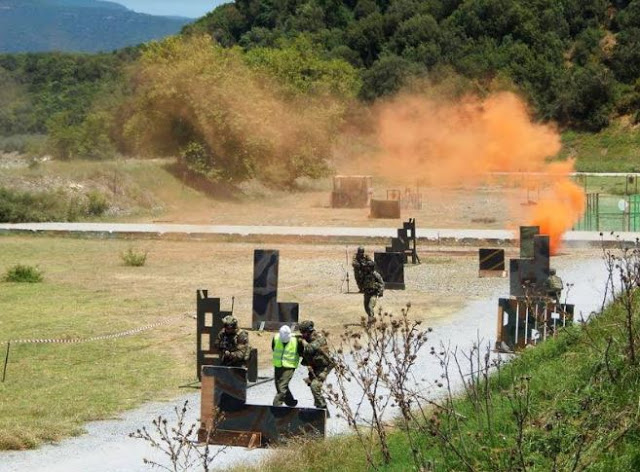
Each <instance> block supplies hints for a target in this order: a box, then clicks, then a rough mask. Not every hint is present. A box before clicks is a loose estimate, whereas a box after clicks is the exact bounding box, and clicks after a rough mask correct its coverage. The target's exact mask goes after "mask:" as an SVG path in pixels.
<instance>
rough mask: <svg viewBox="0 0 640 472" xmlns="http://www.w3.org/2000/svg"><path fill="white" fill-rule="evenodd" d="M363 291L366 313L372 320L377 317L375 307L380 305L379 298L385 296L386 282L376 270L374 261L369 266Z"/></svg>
mask: <svg viewBox="0 0 640 472" xmlns="http://www.w3.org/2000/svg"><path fill="white" fill-rule="evenodd" d="M363 289H364V311H365V312H366V313H367V316H368V317H369V319H370V320H371V319H373V318H374V317H375V316H376V313H375V307H376V304H377V303H378V297H382V296H383V294H384V281H383V280H382V276H381V275H380V274H379V273H378V272H377V271H376V270H375V268H374V263H373V261H371V262H370V263H369V264H367V270H366V272H365V277H364V282H363Z"/></svg>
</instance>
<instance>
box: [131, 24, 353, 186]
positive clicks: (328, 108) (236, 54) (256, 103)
mask: <svg viewBox="0 0 640 472" xmlns="http://www.w3.org/2000/svg"><path fill="white" fill-rule="evenodd" d="M130 75H131V79H132V82H133V84H134V85H133V98H132V99H131V100H130V101H129V102H128V103H127V104H126V106H125V107H123V109H122V110H121V113H122V117H121V118H122V119H121V122H122V123H123V125H122V129H121V133H122V136H123V138H124V139H125V141H126V143H127V147H128V148H129V150H130V151H133V152H135V153H138V154H141V155H158V154H160V155H179V154H180V151H181V150H183V149H185V148H187V146H189V145H190V144H191V143H197V144H198V145H199V146H201V147H202V149H203V151H204V154H203V155H204V156H205V167H206V174H207V175H206V176H207V177H208V178H210V179H211V180H226V181H242V180H245V179H247V178H251V177H257V178H260V179H262V180H264V181H267V182H271V183H280V184H286V183H290V182H291V181H292V180H293V179H295V178H296V177H299V176H312V177H317V176H320V175H322V174H323V173H324V172H325V171H326V169H327V165H326V159H327V158H328V157H329V153H330V150H331V141H332V139H331V138H332V135H333V134H334V133H333V131H335V126H336V125H337V124H338V121H339V117H340V116H341V113H342V111H343V108H342V107H341V106H340V105H339V104H338V103H337V102H334V101H332V100H331V99H327V97H323V99H322V100H320V99H319V98H318V99H314V98H311V97H309V96H306V95H299V96H295V97H291V96H289V97H288V98H287V99H285V98H284V97H285V96H286V95H287V94H286V93H285V92H284V87H283V86H282V85H280V84H279V83H276V82H275V81H274V80H272V79H270V78H269V77H268V76H266V75H265V74H263V73H259V72H256V71H254V70H252V69H250V68H249V67H248V66H247V65H246V64H245V63H244V61H243V57H242V53H241V51H240V50H238V49H225V48H222V47H221V46H219V45H216V44H214V43H212V42H211V40H210V38H208V37H207V36H194V37H189V38H182V37H172V38H169V39H167V40H165V41H162V42H158V43H151V44H150V45H149V46H148V47H147V48H146V50H145V52H144V53H143V54H142V57H141V59H140V61H139V63H138V64H137V65H136V67H135V68H133V69H132V70H131V73H130ZM200 173H202V172H200Z"/></svg>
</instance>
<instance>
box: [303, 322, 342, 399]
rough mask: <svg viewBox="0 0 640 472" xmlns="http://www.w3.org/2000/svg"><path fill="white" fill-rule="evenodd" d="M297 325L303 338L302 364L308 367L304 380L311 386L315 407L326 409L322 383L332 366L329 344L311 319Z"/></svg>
mask: <svg viewBox="0 0 640 472" xmlns="http://www.w3.org/2000/svg"><path fill="white" fill-rule="evenodd" d="M298 327H299V329H300V334H301V335H302V339H303V340H304V350H303V352H302V365H306V366H307V367H308V369H309V377H308V378H307V379H305V382H306V383H307V385H309V387H310V388H311V393H312V394H313V404H314V405H315V407H316V408H323V409H326V408H327V402H326V400H325V399H324V396H323V395H322V384H323V383H324V381H325V380H327V376H328V375H329V372H331V369H333V366H334V364H333V361H332V360H331V356H330V354H329V345H328V344H327V340H326V339H325V337H324V336H323V335H322V334H320V333H318V332H317V331H316V330H315V329H314V325H313V321H302V322H301V323H300V324H299V325H298Z"/></svg>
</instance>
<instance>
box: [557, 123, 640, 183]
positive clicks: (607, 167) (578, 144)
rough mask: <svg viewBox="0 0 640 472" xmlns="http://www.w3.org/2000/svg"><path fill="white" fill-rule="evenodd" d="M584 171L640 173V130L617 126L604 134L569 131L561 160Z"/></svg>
mask: <svg viewBox="0 0 640 472" xmlns="http://www.w3.org/2000/svg"><path fill="white" fill-rule="evenodd" d="M566 157H575V158H576V170H577V171H581V172H640V129H639V128H638V127H637V126H635V127H631V126H629V125H623V124H620V123H614V124H612V125H611V126H610V127H609V128H606V129H605V130H603V131H601V132H600V133H595V134H594V133H585V132H578V131H565V132H564V133H563V134H562V151H561V153H560V158H566Z"/></svg>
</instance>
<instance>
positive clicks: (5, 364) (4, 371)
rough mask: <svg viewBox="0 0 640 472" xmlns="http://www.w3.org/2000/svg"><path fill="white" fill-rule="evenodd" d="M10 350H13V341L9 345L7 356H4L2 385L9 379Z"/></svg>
mask: <svg viewBox="0 0 640 472" xmlns="http://www.w3.org/2000/svg"><path fill="white" fill-rule="evenodd" d="M9 349H11V341H9V342H8V343H7V354H6V355H5V356H4V368H3V369H2V383H4V379H5V378H6V377H7V364H8V363H9Z"/></svg>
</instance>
